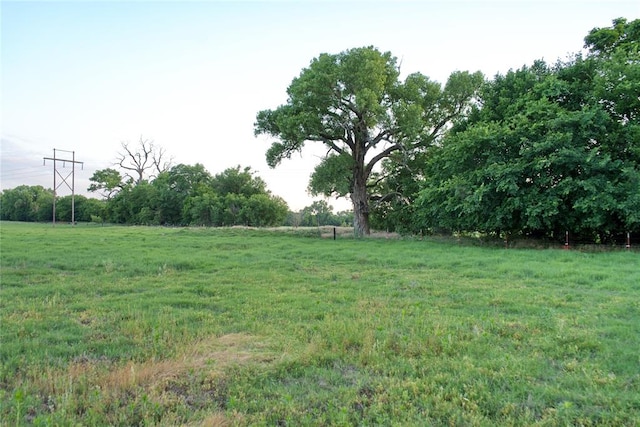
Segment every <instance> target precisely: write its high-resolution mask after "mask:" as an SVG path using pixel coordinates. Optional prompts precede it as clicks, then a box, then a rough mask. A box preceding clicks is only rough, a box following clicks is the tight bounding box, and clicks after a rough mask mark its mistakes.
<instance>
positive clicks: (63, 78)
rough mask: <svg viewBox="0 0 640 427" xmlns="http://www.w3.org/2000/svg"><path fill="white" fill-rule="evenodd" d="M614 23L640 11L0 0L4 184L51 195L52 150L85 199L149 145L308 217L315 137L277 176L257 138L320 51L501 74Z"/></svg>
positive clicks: (360, 2) (573, 47) (559, 4)
mask: <svg viewBox="0 0 640 427" xmlns="http://www.w3.org/2000/svg"><path fill="white" fill-rule="evenodd" d="M618 17H625V18H627V19H629V20H634V19H638V18H640V2H638V1H637V0H634V1H615V0H611V1H608V0H600V1H589V0H582V1H568V0H553V1H545V0H541V1H526V0H511V1H507V0H495V1H484V0H476V1H472V0H467V1H459V0H449V1H444V0H424V1H419V0H413V1H408V0H407V1H402V0H396V1H391V0H369V1H366V0H357V1H356V0H354V1H350V0H345V1H338V0H324V1H312V0H309V1H302V0H299V1H294V0H278V1H268V0H263V1H243V0H239V1H216V0H209V1H182V2H175V1H133V0H131V1H100V2H98V1H89V0H87V1H66V2H56V1H41V2H35V1H7V0H1V1H0V19H1V25H0V27H1V31H0V82H1V83H0V130H1V140H0V187H1V189H3V190H4V189H10V188H14V187H16V186H18V185H42V186H44V187H45V188H52V187H53V175H54V173H53V163H52V162H51V161H50V160H44V158H45V157H53V150H54V149H57V150H66V152H58V154H57V155H56V157H61V156H66V157H68V158H69V157H71V156H75V159H76V160H77V161H81V162H83V163H82V165H79V164H78V165H77V167H76V169H75V193H76V194H82V195H87V196H90V195H91V194H89V193H87V192H86V189H87V187H88V186H89V184H90V181H89V178H90V177H91V176H92V175H93V173H94V172H95V171H96V170H99V169H105V168H108V167H113V164H114V162H115V159H116V156H117V154H118V152H121V151H122V147H121V143H122V142H129V143H131V144H135V143H137V142H138V140H139V139H140V138H141V137H142V138H144V139H148V140H152V141H154V143H155V144H156V145H157V146H161V147H163V148H164V149H165V150H166V153H167V154H168V155H170V156H171V157H172V159H173V163H174V164H179V163H184V164H189V165H194V164H196V163H201V164H202V165H204V166H205V168H206V169H207V170H208V171H209V172H210V173H211V174H212V175H215V174H217V173H220V172H222V171H223V170H225V169H227V168H230V167H236V166H238V165H240V166H241V167H243V168H244V167H246V166H249V167H251V169H252V170H253V171H254V172H255V173H256V175H257V176H259V177H260V178H262V179H263V180H265V181H266V183H267V188H268V189H269V190H270V191H271V192H272V193H273V194H274V195H278V196H280V197H282V198H284V199H285V200H286V201H287V203H288V204H289V207H290V209H291V210H294V211H296V210H300V209H302V208H304V207H305V206H308V205H310V204H311V203H312V202H313V200H319V199H321V198H320V197H315V198H314V197H312V196H310V195H309V194H308V193H307V190H306V189H307V185H308V181H309V175H310V173H311V172H312V171H313V167H314V166H315V165H316V164H317V163H318V162H319V159H320V158H321V156H322V155H323V154H324V153H325V150H323V149H322V147H321V146H318V145H316V144H317V143H316V144H308V145H307V146H306V147H305V149H304V150H303V151H302V153H301V154H300V155H294V156H293V158H292V159H291V160H284V161H283V163H282V164H281V165H280V166H278V167H277V168H275V169H271V168H269V167H268V166H267V163H266V160H265V152H266V150H267V149H268V148H269V146H270V144H271V142H272V141H273V140H272V139H270V138H269V137H266V136H259V137H256V136H254V132H253V131H254V122H255V118H256V114H257V113H258V111H260V110H265V109H275V108H277V107H278V106H279V105H281V104H284V103H286V101H287V95H286V89H287V87H288V86H289V84H290V83H291V81H292V79H293V78H295V77H296V76H298V75H299V74H300V72H301V71H302V70H303V69H304V68H305V67H307V66H308V65H309V63H310V62H311V60H312V59H313V58H315V57H317V56H318V55H319V54H320V53H325V52H326V53H340V52H342V51H345V50H347V49H351V48H355V47H362V46H375V47H376V48H378V49H379V50H381V51H390V52H391V53H392V54H393V55H394V56H396V57H397V58H398V60H399V62H400V63H401V78H402V77H404V76H406V75H408V74H410V73H413V72H420V73H422V74H425V75H427V76H428V77H430V78H431V79H432V80H435V81H438V82H441V83H445V82H446V79H447V77H448V76H449V75H450V74H451V73H452V72H454V71H465V70H468V71H472V72H473V71H478V70H479V71H482V72H483V73H484V74H485V76H486V77H488V78H491V77H493V76H495V75H496V74H497V73H500V74H504V73H506V72H507V71H508V70H509V69H518V68H520V67H522V66H523V65H531V64H532V63H533V62H534V61H535V60H537V59H544V60H546V61H547V62H550V63H553V62H556V61H557V60H558V59H567V58H568V57H569V55H572V54H574V53H578V52H581V51H582V48H583V44H584V40H583V39H584V37H585V36H586V35H587V34H588V32H589V31H590V30H591V29H592V28H596V27H608V26H610V25H611V22H612V20H613V19H615V18H618ZM71 152H73V153H71ZM60 167H61V165H59V168H60ZM61 172H62V174H63V175H64V176H67V175H68V173H70V172H71V169H70V165H68V164H67V165H66V166H65V169H61ZM59 183H60V179H59V178H58V184H59ZM58 193H59V194H60V195H66V194H71V191H70V190H69V189H68V188H67V187H65V186H61V187H59V188H58ZM94 196H95V197H97V195H94ZM327 201H328V202H329V204H330V205H332V206H333V207H334V208H335V210H342V209H349V208H350V204H349V202H348V201H347V200H344V199H342V200H335V199H328V200H327Z"/></svg>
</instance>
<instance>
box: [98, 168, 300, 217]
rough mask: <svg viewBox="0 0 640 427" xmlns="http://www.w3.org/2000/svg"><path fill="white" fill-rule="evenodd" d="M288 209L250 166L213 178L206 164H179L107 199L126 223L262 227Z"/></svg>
mask: <svg viewBox="0 0 640 427" xmlns="http://www.w3.org/2000/svg"><path fill="white" fill-rule="evenodd" d="M287 211H288V208H287V205H286V202H285V201H284V200H283V199H282V198H280V197H276V196H272V195H271V194H270V193H269V191H268V190H267V189H266V184H265V182H264V181H263V180H262V179H261V178H259V177H257V176H255V175H254V173H253V171H251V168H248V167H247V168H244V169H241V168H240V166H237V167H235V168H229V169H226V170H225V171H223V172H222V173H220V174H217V175H215V176H211V175H210V174H209V172H208V171H207V170H206V169H205V168H204V166H203V165H201V164H196V165H193V166H191V165H184V164H179V165H176V166H173V167H172V168H171V169H169V170H167V171H164V172H161V173H159V174H158V177H157V178H156V179H154V180H153V181H152V182H147V181H141V182H140V183H138V184H135V185H134V184H133V183H132V182H130V183H129V184H127V185H125V186H123V188H122V189H121V191H120V192H118V194H116V195H115V196H114V197H113V198H112V199H110V200H108V203H107V209H106V217H107V219H108V220H109V221H111V222H114V223H123V224H142V225H201V226H231V225H251V226H258V227H259V226H270V225H278V224H281V223H282V222H283V221H284V220H285V218H286V215H287Z"/></svg>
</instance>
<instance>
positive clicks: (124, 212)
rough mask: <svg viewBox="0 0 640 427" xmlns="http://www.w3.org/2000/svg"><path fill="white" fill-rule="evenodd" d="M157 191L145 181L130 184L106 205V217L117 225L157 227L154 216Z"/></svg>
mask: <svg viewBox="0 0 640 427" xmlns="http://www.w3.org/2000/svg"><path fill="white" fill-rule="evenodd" d="M156 193H157V191H156V189H155V187H153V186H152V185H151V184H150V183H148V182H147V181H144V180H143V181H141V182H139V183H138V184H137V185H133V183H130V184H128V185H126V186H125V187H124V188H123V189H122V190H121V191H120V192H118V194H116V195H115V196H114V197H113V198H112V199H111V200H110V201H109V203H108V205H107V217H108V218H109V220H110V221H112V222H115V223H119V224H140V225H157V224H158V221H157V219H156V214H155V212H156V211H155V206H156V201H157V194H156Z"/></svg>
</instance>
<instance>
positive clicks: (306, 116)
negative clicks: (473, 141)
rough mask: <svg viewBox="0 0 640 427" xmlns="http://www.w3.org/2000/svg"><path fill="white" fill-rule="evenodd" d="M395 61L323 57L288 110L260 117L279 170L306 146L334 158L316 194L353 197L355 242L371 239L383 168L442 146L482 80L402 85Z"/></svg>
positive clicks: (321, 169) (353, 54)
mask: <svg viewBox="0 0 640 427" xmlns="http://www.w3.org/2000/svg"><path fill="white" fill-rule="evenodd" d="M398 77H399V68H398V66H397V60H396V58H395V57H393V56H392V55H391V53H389V52H386V53H382V52H380V51H378V50H377V49H375V48H373V47H364V48H355V49H350V50H347V51H344V52H342V53H339V54H333V55H332V54H326V53H323V54H321V55H320V56H319V57H317V58H315V59H314V60H313V61H312V62H311V64H310V65H309V67H307V68H305V69H304V70H302V72H301V73H300V75H299V76H298V77H296V78H295V79H293V81H292V83H291V84H290V86H289V88H288V89H287V94H288V95H289V99H288V101H287V103H286V104H284V105H282V106H280V107H278V108H276V109H275V110H263V111H260V112H259V113H258V114H257V118H256V123H255V133H256V135H259V134H267V135H270V136H273V137H275V138H276V139H277V140H278V141H276V142H274V143H273V144H272V145H271V148H270V149H269V150H268V151H267V154H266V157H267V163H268V164H269V166H271V167H275V166H277V165H278V164H279V163H280V162H281V161H282V160H284V159H287V158H290V157H291V155H292V154H293V153H295V152H298V151H301V150H302V148H303V147H304V145H305V144H306V143H307V142H314V143H320V144H323V145H325V146H326V148H327V150H328V152H329V154H328V155H327V156H326V158H325V159H323V161H322V162H321V163H320V164H319V165H318V167H317V168H316V170H315V172H314V174H313V177H312V180H311V183H310V184H311V185H310V189H311V190H312V193H313V194H324V195H338V196H346V195H349V196H350V198H351V202H352V204H353V210H354V228H355V233H356V235H359V236H361V235H364V234H369V232H370V224H369V201H370V191H369V187H368V186H369V184H370V182H369V179H370V177H371V174H372V173H373V171H374V167H375V166H376V165H378V163H379V162H380V161H381V160H383V159H385V158H388V157H389V156H391V155H392V154H393V153H396V152H405V153H411V152H413V151H415V150H420V149H424V148H425V147H427V146H429V145H431V144H432V143H433V142H434V141H437V140H438V139H439V138H440V136H441V135H442V134H443V132H444V131H445V130H446V129H447V126H449V124H450V123H451V122H452V121H453V120H454V119H456V118H457V117H459V116H460V115H461V114H463V113H464V112H465V111H466V110H467V107H468V105H469V103H470V101H471V100H472V98H473V96H474V94H475V92H476V89H477V87H478V86H479V84H480V83H481V82H482V80H483V77H482V75H481V74H480V73H475V74H469V73H466V72H457V73H453V74H452V75H451V76H450V77H449V80H448V82H447V84H446V85H445V87H444V89H443V88H442V87H441V86H440V84H438V83H436V82H432V81H430V80H429V79H428V78H427V77H425V76H423V75H421V74H419V73H416V74H412V75H410V76H408V77H407V78H406V80H405V81H404V82H400V81H399V79H398Z"/></svg>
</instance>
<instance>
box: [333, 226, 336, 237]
mask: <svg viewBox="0 0 640 427" xmlns="http://www.w3.org/2000/svg"><path fill="white" fill-rule="evenodd" d="M333 240H336V228H335V227H333Z"/></svg>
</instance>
